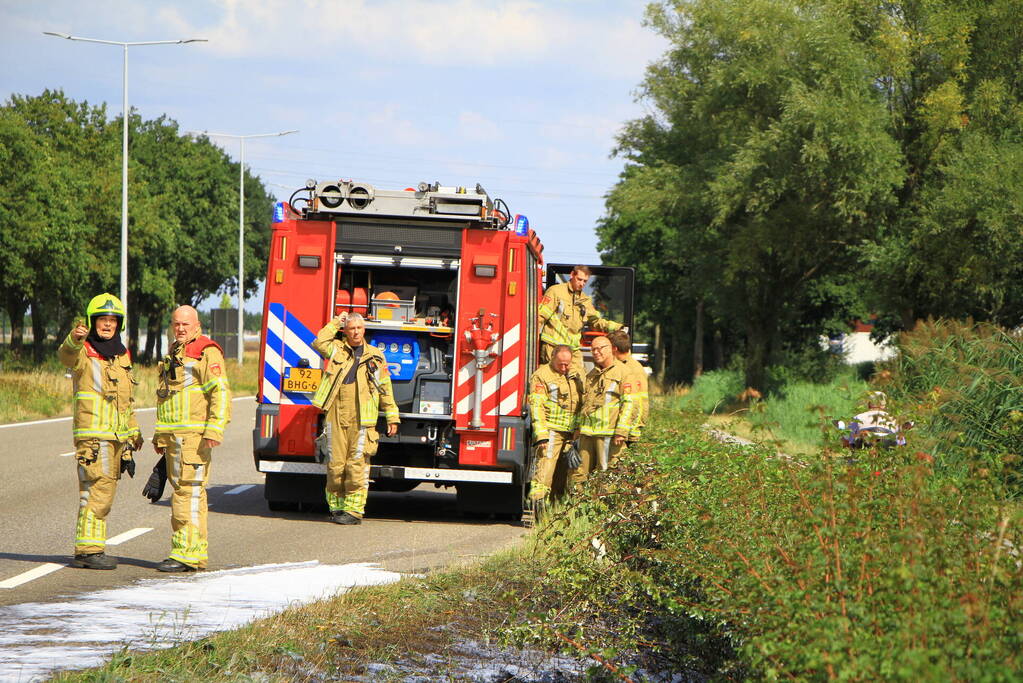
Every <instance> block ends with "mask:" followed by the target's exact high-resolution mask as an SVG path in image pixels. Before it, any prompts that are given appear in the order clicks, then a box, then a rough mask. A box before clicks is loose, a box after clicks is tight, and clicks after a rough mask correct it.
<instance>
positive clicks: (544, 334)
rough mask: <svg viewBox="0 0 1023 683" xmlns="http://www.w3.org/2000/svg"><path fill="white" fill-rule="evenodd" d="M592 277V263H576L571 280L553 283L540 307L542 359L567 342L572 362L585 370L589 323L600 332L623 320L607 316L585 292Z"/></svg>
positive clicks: (549, 358) (580, 371)
mask: <svg viewBox="0 0 1023 683" xmlns="http://www.w3.org/2000/svg"><path fill="white" fill-rule="evenodd" d="M589 280H590V269H589V267H588V266H575V267H574V268H573V269H572V273H571V274H570V275H569V278H568V281H567V282H561V283H559V284H556V285H551V286H550V287H548V288H547V291H546V292H544V295H543V298H542V299H541V300H540V307H539V309H538V311H537V314H538V317H539V323H540V362H541V363H549V362H550V360H551V358H552V357H553V355H554V347H556V346H557V345H559V344H564V345H565V346H568V347H570V348H571V349H572V353H573V361H572V364H573V366H574V367H575V368H576V370H577V371H578V372H579V373H582V372H583V355H582V332H583V327H584V326H586V325H589V326H590V327H591V328H592V329H594V330H597V331H600V332H613V331H615V330H617V329H619V328H621V327H622V324H621V323H617V322H614V321H613V320H605V319H604V318H603V317H602V316H601V315H600V311H598V310H597V309H596V308H595V307H594V306H593V299H591V298H590V295H589V294H586V293H585V292H583V288H585V287H586V283H587V282H589Z"/></svg>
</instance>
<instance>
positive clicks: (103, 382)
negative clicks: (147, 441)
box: [57, 334, 140, 441]
mask: <svg viewBox="0 0 1023 683" xmlns="http://www.w3.org/2000/svg"><path fill="white" fill-rule="evenodd" d="M57 357H58V358H59V359H60V362H61V363H63V364H64V365H65V366H66V367H69V368H71V378H72V382H73V385H74V426H73V427H72V434H73V435H74V439H75V441H78V440H79V439H103V440H104V441H132V440H134V439H136V438H137V437H138V436H139V433H140V432H139V424H138V422H137V421H136V419H135V396H134V393H135V385H136V384H137V382H136V381H135V376H134V375H133V374H132V371H131V355H130V354H129V353H127V352H125V353H122V354H121V355H120V356H116V357H114V358H111V359H109V360H107V359H106V358H104V357H103V356H101V355H99V354H98V353H97V352H96V351H95V349H93V348H92V345H91V344H89V342H87V341H81V342H76V341H75V340H74V339H73V338H72V337H71V335H70V334H69V335H68V336H67V338H66V339H65V340H64V343H63V344H61V345H60V348H59V349H57Z"/></svg>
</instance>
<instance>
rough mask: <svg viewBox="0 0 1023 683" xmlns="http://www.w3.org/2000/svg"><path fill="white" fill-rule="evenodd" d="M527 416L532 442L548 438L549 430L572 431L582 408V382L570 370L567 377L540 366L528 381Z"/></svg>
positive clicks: (546, 366) (548, 367)
mask: <svg viewBox="0 0 1023 683" xmlns="http://www.w3.org/2000/svg"><path fill="white" fill-rule="evenodd" d="M529 387H530V392H529V415H530V418H531V419H532V422H533V441H543V440H544V439H547V438H550V430H552V429H553V430H556V431H559V432H571V431H574V430H575V428H576V427H577V426H578V422H579V409H580V408H581V407H582V395H583V381H582V378H581V377H580V376H579V375H578V374H576V372H575V370H574V369H572V368H570V369H569V371H568V376H567V377H566V376H565V375H562V374H561V373H559V372H555V370H554V369H553V368H552V367H551V366H550V364H547V365H542V366H540V367H539V368H537V369H536V372H534V373H533V375H532V376H531V377H530V378H529Z"/></svg>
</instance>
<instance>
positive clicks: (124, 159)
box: [43, 31, 206, 312]
mask: <svg viewBox="0 0 1023 683" xmlns="http://www.w3.org/2000/svg"><path fill="white" fill-rule="evenodd" d="M43 34H44V35H47V36H54V37H55V38H64V39H66V40H76V41H80V42H83V43H100V44H102V45H120V46H121V48H122V49H123V50H124V68H123V75H122V89H121V111H122V112H123V115H124V120H123V125H122V127H123V128H124V134H123V135H122V140H121V304H122V305H123V306H124V309H125V311H126V312H127V310H128V118H129V113H128V48H129V47H136V46H142V45H184V44H185V43H205V42H206V39H205V38H183V39H181V40H149V41H141V42H123V41H119V40H99V39H96V38H82V37H81V36H71V35H68V34H67V33H56V32H54V31H43Z"/></svg>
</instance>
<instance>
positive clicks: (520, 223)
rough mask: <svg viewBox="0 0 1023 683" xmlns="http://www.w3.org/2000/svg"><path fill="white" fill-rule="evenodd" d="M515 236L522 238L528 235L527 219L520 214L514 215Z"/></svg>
mask: <svg viewBox="0 0 1023 683" xmlns="http://www.w3.org/2000/svg"><path fill="white" fill-rule="evenodd" d="M515 234H516V235H520V236H522V237H525V236H526V235H528V234H529V219H528V218H526V217H525V216H523V215H522V214H521V213H517V214H515Z"/></svg>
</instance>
